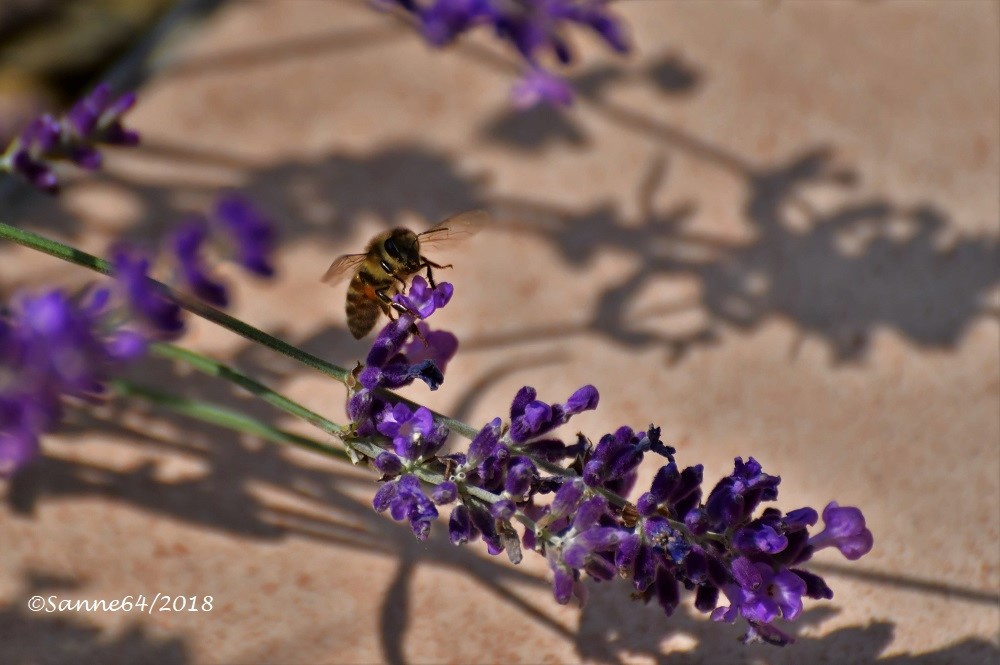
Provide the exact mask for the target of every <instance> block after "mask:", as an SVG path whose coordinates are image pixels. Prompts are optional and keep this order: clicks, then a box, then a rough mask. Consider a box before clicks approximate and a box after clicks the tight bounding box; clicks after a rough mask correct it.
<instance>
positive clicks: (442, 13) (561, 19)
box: [396, 0, 629, 108]
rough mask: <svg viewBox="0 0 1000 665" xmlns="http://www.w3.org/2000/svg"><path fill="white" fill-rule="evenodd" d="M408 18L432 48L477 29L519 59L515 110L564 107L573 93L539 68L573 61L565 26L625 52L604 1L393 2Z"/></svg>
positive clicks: (615, 21)
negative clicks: (549, 59)
mask: <svg viewBox="0 0 1000 665" xmlns="http://www.w3.org/2000/svg"><path fill="white" fill-rule="evenodd" d="M396 4H398V5H399V6H400V7H402V8H403V9H404V10H406V11H408V12H410V13H411V14H413V15H414V16H415V17H416V18H417V19H418V21H419V23H420V31H421V32H422V33H423V35H424V37H425V39H426V40H427V41H428V42H429V43H431V44H433V45H434V46H444V45H446V44H449V43H451V42H452V41H454V40H455V39H457V38H458V37H459V36H460V35H462V34H463V33H465V32H468V31H470V30H472V29H474V28H476V27H477V26H489V27H491V28H492V30H493V32H494V33H495V34H496V35H497V37H499V38H500V39H502V40H504V41H506V42H508V43H509V44H510V45H511V46H512V47H513V48H514V49H515V50H516V51H517V52H518V54H519V55H520V56H521V59H522V60H523V63H524V66H525V70H526V74H525V75H524V78H523V79H522V80H521V81H520V82H519V83H518V84H517V85H516V86H515V88H514V91H513V95H512V97H513V99H514V103H515V105H517V106H518V107H520V108H526V107H528V106H532V105H534V104H536V103H538V102H546V103H550V104H554V105H559V106H565V105H568V104H569V103H570V102H571V101H572V97H573V93H572V90H571V89H570V87H569V85H567V84H566V82H565V81H563V80H562V79H560V78H558V77H556V76H555V75H553V74H551V73H550V72H548V71H546V70H545V69H543V68H542V65H541V60H542V59H543V58H545V57H546V56H548V55H549V54H551V55H552V56H553V57H554V58H555V59H556V61H558V62H559V63H560V64H562V65H567V64H570V63H571V62H572V61H573V51H572V49H571V48H570V44H569V41H568V40H567V38H566V35H565V33H566V31H567V30H568V28H569V27H570V26H574V25H575V26H580V27H585V28H588V29H590V30H592V31H593V32H594V33H595V34H597V35H598V36H599V37H601V39H603V40H604V41H605V43H607V44H608V46H610V47H611V48H612V49H613V50H614V51H616V52H618V53H625V52H627V51H628V50H629V44H628V38H627V36H626V30H625V28H624V25H623V24H622V22H621V21H620V20H619V19H617V18H616V17H615V16H614V15H613V14H611V13H610V12H608V10H607V5H608V2H607V1H606V0H428V1H426V2H418V1H417V0H396Z"/></svg>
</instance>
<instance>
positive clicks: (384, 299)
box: [375, 291, 427, 346]
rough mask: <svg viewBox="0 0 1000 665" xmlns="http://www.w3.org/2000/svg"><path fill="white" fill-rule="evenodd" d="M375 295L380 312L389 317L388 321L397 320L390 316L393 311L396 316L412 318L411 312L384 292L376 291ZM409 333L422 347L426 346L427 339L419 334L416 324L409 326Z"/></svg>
mask: <svg viewBox="0 0 1000 665" xmlns="http://www.w3.org/2000/svg"><path fill="white" fill-rule="evenodd" d="M375 294H376V295H377V296H378V306H379V307H381V308H382V311H383V312H385V315H386V316H388V317H389V320H390V321H395V320H396V318H397V317H394V316H393V315H392V312H393V310H395V311H396V312H397V314H409V315H410V316H413V312H411V311H410V310H408V309H406V308H405V307H403V306H402V305H400V304H399V303H398V302H396V301H395V300H393V299H392V297H391V296H390V295H389V294H388V293H386V292H385V291H376V292H375ZM410 333H412V334H413V335H415V336H416V337H418V338H419V339H420V341H422V342H423V343H424V346H427V338H425V337H424V335H423V333H421V332H420V329H419V328H417V324H416V322H414V323H413V324H411V326H410Z"/></svg>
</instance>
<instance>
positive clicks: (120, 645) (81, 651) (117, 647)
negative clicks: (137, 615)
mask: <svg viewBox="0 0 1000 665" xmlns="http://www.w3.org/2000/svg"><path fill="white" fill-rule="evenodd" d="M23 585H24V590H23V591H22V592H21V593H20V594H19V595H18V596H17V598H16V599H15V600H14V601H13V602H11V603H10V604H9V605H5V606H0V662H4V663H33V664H37V665H69V664H70V663H74V664H79V665H90V664H93V665H98V664H101V663H150V665H186V664H187V663H191V662H193V660H192V659H191V654H190V652H189V649H188V647H187V645H186V644H185V643H184V640H182V639H181V638H178V637H160V636H157V635H151V634H150V633H149V631H148V630H147V629H146V628H145V627H144V626H143V625H141V624H140V623H138V622H135V623H132V622H130V623H129V624H128V626H127V627H126V628H125V629H124V630H120V631H117V634H116V635H115V636H114V637H111V638H108V637H107V636H106V635H103V634H102V630H101V629H100V628H99V627H96V626H93V625H91V624H90V623H89V622H88V621H87V613H86V612H81V613H80V614H73V613H67V612H59V613H56V612H54V613H47V612H45V611H40V612H32V611H30V610H29V609H28V602H29V600H30V599H31V598H32V597H34V596H42V597H44V598H48V597H49V596H52V595H54V596H56V597H57V598H60V599H61V598H74V599H75V598H85V597H87V596H86V592H85V587H86V585H85V584H84V583H83V582H81V581H79V580H75V579H67V578H62V577H59V576H53V575H46V574H43V573H38V572H28V573H26V574H25V575H24V582H23Z"/></svg>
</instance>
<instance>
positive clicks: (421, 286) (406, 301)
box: [393, 275, 455, 319]
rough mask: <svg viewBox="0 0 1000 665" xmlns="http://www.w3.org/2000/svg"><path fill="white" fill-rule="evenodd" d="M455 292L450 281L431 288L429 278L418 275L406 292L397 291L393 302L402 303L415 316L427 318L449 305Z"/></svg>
mask: <svg viewBox="0 0 1000 665" xmlns="http://www.w3.org/2000/svg"><path fill="white" fill-rule="evenodd" d="M454 292H455V287H453V286H452V285H451V284H449V283H448V282H441V283H440V284H438V285H437V286H435V287H434V288H431V286H430V284H428V283H427V280H425V279H424V278H423V277H421V276H420V275H417V276H416V277H414V278H413V281H412V282H411V283H410V288H409V290H408V291H407V292H406V293H397V294H396V295H395V296H393V302H395V303H396V304H397V305H401V306H402V307H404V308H405V309H406V310H408V311H410V312H412V313H413V314H414V315H415V316H417V317H419V318H421V319H426V318H427V317H428V316H430V315H431V314H433V313H434V312H435V311H437V310H439V309H441V308H442V307H444V306H445V305H447V304H448V301H449V300H451V296H452V294H453V293H454Z"/></svg>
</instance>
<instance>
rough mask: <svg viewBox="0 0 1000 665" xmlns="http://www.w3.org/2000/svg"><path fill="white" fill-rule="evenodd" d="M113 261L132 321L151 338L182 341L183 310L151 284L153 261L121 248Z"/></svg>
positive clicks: (113, 255) (119, 286) (117, 250)
mask: <svg viewBox="0 0 1000 665" xmlns="http://www.w3.org/2000/svg"><path fill="white" fill-rule="evenodd" d="M112 257H113V258H112V263H113V265H114V267H115V279H116V280H117V283H118V288H119V289H120V290H121V294H122V296H123V298H122V299H123V300H124V301H125V304H126V305H127V307H128V310H129V312H130V313H131V318H132V320H133V321H134V322H136V323H137V324H139V325H140V326H141V327H142V329H143V330H144V331H146V332H147V333H148V334H149V336H150V337H154V338H159V339H174V338H176V337H178V336H179V335H180V334H181V333H182V332H183V330H184V321H183V319H182V318H181V308H180V306H179V305H177V303H175V302H171V301H170V300H167V299H166V298H165V297H164V296H163V295H162V294H160V293H158V292H157V289H156V288H155V287H154V285H153V284H152V282H150V281H149V276H148V274H147V272H148V270H149V259H148V258H146V257H145V256H143V255H141V254H140V253H138V252H136V251H135V250H133V249H130V248H128V247H124V246H120V247H118V248H117V249H116V250H115V251H114V252H113V254H112Z"/></svg>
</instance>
